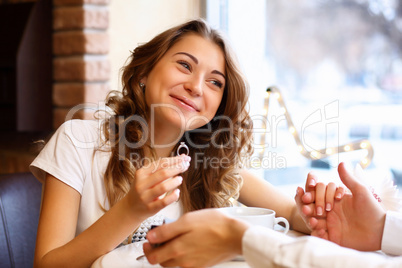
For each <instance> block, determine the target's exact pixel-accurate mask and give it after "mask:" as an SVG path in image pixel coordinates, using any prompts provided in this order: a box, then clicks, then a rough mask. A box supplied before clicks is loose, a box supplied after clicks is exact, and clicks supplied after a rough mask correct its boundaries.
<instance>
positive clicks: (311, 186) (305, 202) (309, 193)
mask: <svg viewBox="0 0 402 268" xmlns="http://www.w3.org/2000/svg"><path fill="white" fill-rule="evenodd" d="M305 189H306V192H304V191H303V189H302V188H301V187H298V188H297V190H296V196H295V200H296V204H297V208H298V211H299V213H300V214H301V215H302V218H303V220H304V221H305V223H306V224H307V226H308V227H309V228H310V229H311V230H312V233H311V234H312V235H314V234H316V232H317V230H320V229H324V228H326V225H327V222H326V217H327V213H328V212H329V211H331V210H332V208H333V207H334V201H335V200H341V199H342V198H343V196H344V194H345V189H344V188H343V187H337V186H336V185H335V183H333V182H330V183H329V184H328V185H326V184H325V183H322V182H318V179H317V177H316V175H315V174H314V173H311V172H310V173H309V174H308V176H307V180H306V186H305Z"/></svg>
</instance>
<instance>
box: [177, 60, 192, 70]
mask: <svg viewBox="0 0 402 268" xmlns="http://www.w3.org/2000/svg"><path fill="white" fill-rule="evenodd" d="M179 64H180V65H181V66H183V67H184V68H186V69H187V70H189V71H191V66H190V64H188V63H187V62H185V61H179Z"/></svg>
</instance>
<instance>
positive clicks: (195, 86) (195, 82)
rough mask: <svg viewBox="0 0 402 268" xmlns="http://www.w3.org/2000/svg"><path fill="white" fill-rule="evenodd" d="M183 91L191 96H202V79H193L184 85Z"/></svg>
mask: <svg viewBox="0 0 402 268" xmlns="http://www.w3.org/2000/svg"><path fill="white" fill-rule="evenodd" d="M184 86H185V89H186V90H187V91H188V92H190V94H191V95H193V96H202V94H203V89H202V79H201V78H194V79H191V80H189V81H188V82H187V83H185V85H184Z"/></svg>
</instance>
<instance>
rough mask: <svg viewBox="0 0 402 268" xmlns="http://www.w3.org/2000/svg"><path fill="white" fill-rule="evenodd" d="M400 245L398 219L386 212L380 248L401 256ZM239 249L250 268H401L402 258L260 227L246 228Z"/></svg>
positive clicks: (401, 229)
mask: <svg viewBox="0 0 402 268" xmlns="http://www.w3.org/2000/svg"><path fill="white" fill-rule="evenodd" d="M388 234H392V236H389V235H388ZM401 241H402V215H401V214H400V213H395V212H390V211H388V212H387V216H386V219H385V226H384V235H383V239H382V245H381V247H382V250H383V252H385V253H389V254H398V255H402V243H401ZM242 247H243V255H244V258H245V260H246V261H247V263H248V264H249V265H250V266H251V267H298V268H303V267H306V268H307V267H308V268H310V267H317V268H319V267H322V268H327V267H331V268H334V267H340V268H343V267H354V268H369V267H373V268H374V267H376V268H379V267H402V257H392V256H387V255H385V254H383V253H379V252H362V251H357V250H353V249H349V248H345V247H341V246H339V245H337V244H335V243H332V242H329V241H327V240H324V239H320V238H317V237H313V236H302V237H297V238H294V237H290V236H287V235H284V234H282V233H280V232H277V231H274V230H271V229H268V228H264V227H260V226H253V227H250V228H249V229H248V230H247V231H246V232H245V233H244V236H243V241H242ZM387 249H390V250H391V251H388V250H387Z"/></svg>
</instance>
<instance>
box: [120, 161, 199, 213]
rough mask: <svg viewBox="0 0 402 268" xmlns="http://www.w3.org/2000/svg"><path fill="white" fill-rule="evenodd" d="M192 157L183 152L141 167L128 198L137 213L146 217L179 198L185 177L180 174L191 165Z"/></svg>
mask: <svg viewBox="0 0 402 268" xmlns="http://www.w3.org/2000/svg"><path fill="white" fill-rule="evenodd" d="M190 160H191V157H189V156H186V155H180V156H177V157H169V158H162V159H160V160H158V161H154V162H151V163H149V164H148V165H145V166H143V167H142V168H140V169H138V170H137V171H136V173H135V178H134V180H133V182H132V185H131V189H130V191H129V193H128V194H127V195H128V198H129V202H130V204H131V207H132V211H133V212H134V211H135V214H136V217H140V218H143V219H146V218H148V217H150V216H152V215H153V214H155V213H157V212H158V211H159V210H161V209H162V208H164V207H166V206H168V205H170V204H171V203H173V202H175V201H177V200H178V198H179V195H180V190H179V189H177V187H178V186H180V184H181V183H182V181H183V178H182V177H181V176H180V175H179V174H180V173H183V172H185V171H186V170H187V169H188V167H189V166H190V163H189V162H190Z"/></svg>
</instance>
